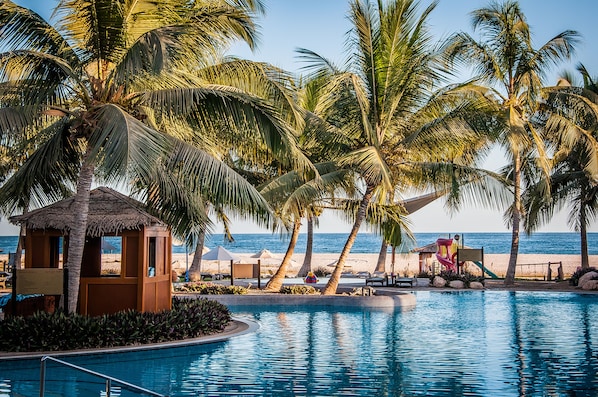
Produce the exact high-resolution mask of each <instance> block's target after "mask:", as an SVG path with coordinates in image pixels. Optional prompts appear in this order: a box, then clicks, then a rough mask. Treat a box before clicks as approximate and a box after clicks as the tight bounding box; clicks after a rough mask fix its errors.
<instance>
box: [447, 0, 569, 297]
mask: <svg viewBox="0 0 598 397" xmlns="http://www.w3.org/2000/svg"><path fill="white" fill-rule="evenodd" d="M471 15H472V22H473V28H474V30H475V31H476V32H478V33H479V34H480V37H481V39H480V40H479V41H476V40H475V39H474V38H473V37H471V36H470V35H469V34H467V33H457V34H455V35H453V36H452V37H450V38H449V40H448V41H447V45H446V51H447V55H448V56H449V59H451V60H458V61H460V62H462V63H463V64H464V65H467V66H472V67H473V69H474V73H476V74H477V76H476V80H479V81H482V82H485V83H487V84H488V85H489V86H490V87H492V88H495V89H496V91H495V95H496V100H497V102H498V104H499V105H500V106H501V107H502V111H503V116H502V119H503V121H504V131H503V135H502V138H501V142H502V145H503V146H504V147H505V148H506V149H507V151H508V154H509V156H510V161H511V170H510V176H511V180H512V188H513V200H512V204H511V206H510V208H509V213H508V217H509V222H510V224H511V227H512V237H511V250H510V257H509V265H508V268H507V273H506V276H505V284H507V285H511V284H513V283H514V280H515V269H516V264H517V255H518V252H519V234H520V223H521V218H522V214H523V208H522V202H521V195H522V191H523V190H522V189H523V181H522V169H523V167H524V163H523V162H524V159H526V158H529V154H530V153H532V152H536V153H537V154H538V156H537V158H536V161H537V162H538V166H539V167H540V169H542V170H543V171H544V174H545V175H548V168H549V165H548V161H547V158H546V156H545V147H544V143H543V138H542V135H541V133H540V131H538V130H537V129H536V128H534V125H533V123H532V122H531V120H530V117H531V115H532V114H533V113H534V111H535V110H536V107H537V103H538V98H539V95H540V93H541V89H542V82H543V79H544V77H545V74H546V72H547V71H548V70H549V68H550V67H551V66H553V65H554V64H556V63H557V62H559V61H560V60H562V59H567V58H569V57H570V55H571V53H572V52H573V49H574V45H575V43H576V41H577V39H578V35H577V33H576V32H574V31H571V30H567V31H564V32H562V33H560V34H558V35H556V36H555V37H554V38H552V39H550V40H549V41H548V42H546V43H545V44H544V45H542V46H541V47H540V48H539V49H534V48H533V47H532V37H531V33H530V28H529V25H528V24H527V21H526V18H525V15H524V14H523V12H522V11H521V8H520V7H519V4H518V2H516V1H512V0H507V1H505V2H501V3H499V2H492V3H490V5H489V6H488V7H486V8H480V9H478V10H475V11H473V12H472V13H471Z"/></svg>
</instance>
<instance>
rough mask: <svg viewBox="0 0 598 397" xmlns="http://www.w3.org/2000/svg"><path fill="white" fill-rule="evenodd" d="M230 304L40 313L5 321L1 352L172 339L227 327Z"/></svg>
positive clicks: (181, 302)
mask: <svg viewBox="0 0 598 397" xmlns="http://www.w3.org/2000/svg"><path fill="white" fill-rule="evenodd" d="M230 320H231V316H230V312H229V311H228V308H227V307H226V306H224V305H222V304H220V303H218V302H215V301H210V300H207V299H177V298H175V299H173V302H172V310H164V311H161V312H158V313H149V312H146V313H140V312H137V311H134V310H127V311H123V312H118V313H114V314H107V315H103V316H98V317H89V316H82V315H80V314H69V315H66V314H64V312H63V311H57V312H55V313H53V314H49V313H46V312H38V313H36V314H34V315H33V316H30V317H21V316H15V317H9V318H6V319H4V320H3V321H0V351H7V352H8V351H10V352H19V351H58V350H77V349H94V348H103V347H114V346H127V345H139V344H146V343H156V342H167V341H174V340H181V339H187V338H196V337H198V336H202V335H207V334H213V333H215V332H219V331H222V330H223V329H224V327H226V325H227V324H228V323H229V322H230Z"/></svg>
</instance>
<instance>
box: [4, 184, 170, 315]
mask: <svg viewBox="0 0 598 397" xmlns="http://www.w3.org/2000/svg"><path fill="white" fill-rule="evenodd" d="M73 201H74V199H73V198H72V197H71V198H67V199H65V200H62V201H59V202H57V203H54V204H51V205H49V206H47V207H44V208H40V209H37V210H34V211H31V212H28V213H27V214H24V215H19V216H13V217H12V218H10V220H11V222H13V223H21V224H24V225H25V227H26V228H27V233H26V236H25V268H26V269H39V268H42V269H43V268H50V269H51V268H56V269H59V268H61V267H62V265H63V264H65V263H68V246H69V234H70V232H71V230H70V228H71V225H72V224H73V215H74V213H73V210H72V206H73ZM104 236H115V237H117V238H120V246H121V247H122V248H121V250H120V258H117V259H116V260H112V262H111V263H115V262H116V263H120V269H119V270H118V269H117V272H116V273H117V274H114V272H112V273H109V274H104V273H103V272H102V270H103V269H102V266H103V264H104V262H103V260H102V243H103V241H102V239H103V237H104ZM171 244H172V238H171V235H170V228H169V227H168V225H167V224H165V223H164V222H162V221H160V219H158V218H156V217H154V216H152V215H151V214H148V213H147V212H146V211H145V208H144V205H143V204H142V203H140V202H139V201H137V200H134V199H132V198H130V197H127V196H125V195H123V194H121V193H118V192H116V191H114V190H112V189H110V188H107V187H99V188H97V189H94V190H92V191H91V192H90V197H89V213H88V216H87V231H86V239H85V246H84V248H83V258H82V260H81V270H80V277H81V278H80V286H79V307H78V311H79V313H81V314H89V315H93V316H96V315H101V314H106V313H115V312H117V311H121V310H129V309H134V310H138V311H142V312H144V311H153V312H157V311H161V310H165V309H170V307H171V304H172V296H171V281H172V279H171V277H172V275H171V263H172V249H171ZM61 246H62V248H61ZM111 270H112V271H114V270H115V269H111Z"/></svg>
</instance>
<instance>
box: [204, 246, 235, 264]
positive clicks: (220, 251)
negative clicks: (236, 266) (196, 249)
mask: <svg viewBox="0 0 598 397" xmlns="http://www.w3.org/2000/svg"><path fill="white" fill-rule="evenodd" d="M201 259H205V260H207V261H238V260H239V259H240V258H239V257H238V256H236V255H235V254H233V253H232V252H230V251H228V250H227V249H226V248H224V247H223V246H221V245H219V246H218V247H216V248H214V249H212V250H210V251H208V252H207V253H205V254H203V255H202V256H201Z"/></svg>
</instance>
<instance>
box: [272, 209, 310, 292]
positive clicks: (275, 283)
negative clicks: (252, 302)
mask: <svg viewBox="0 0 598 397" xmlns="http://www.w3.org/2000/svg"><path fill="white" fill-rule="evenodd" d="M300 229H301V219H300V218H297V219H295V223H294V225H293V233H292V234H291V241H289V247H288V248H287V253H286V254H285V255H284V259H283V260H282V263H281V264H280V267H279V268H278V270H277V271H276V273H274V276H272V278H271V279H270V281H268V284H266V288H264V290H265V291H270V292H280V288H282V282H283V280H284V278H285V276H286V274H287V269H288V268H289V265H290V264H291V257H292V256H293V252H294V251H295V246H296V245H297V240H298V239H299V230H300Z"/></svg>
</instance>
